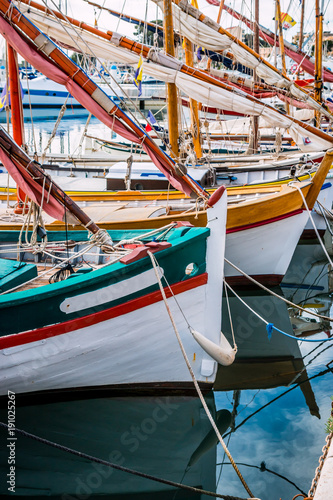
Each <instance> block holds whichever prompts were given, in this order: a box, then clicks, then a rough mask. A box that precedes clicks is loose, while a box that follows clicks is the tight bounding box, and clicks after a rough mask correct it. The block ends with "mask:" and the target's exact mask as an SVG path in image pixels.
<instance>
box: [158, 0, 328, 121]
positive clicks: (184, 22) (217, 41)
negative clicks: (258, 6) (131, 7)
mask: <svg viewBox="0 0 333 500" xmlns="http://www.w3.org/2000/svg"><path fill="white" fill-rule="evenodd" d="M153 2H155V3H156V4H157V5H158V6H159V8H160V9H162V10H163V1H162V0H153ZM180 3H181V6H182V7H183V9H185V11H183V10H182V9H181V8H179V7H178V6H177V5H175V4H174V3H173V4H172V12H173V24H174V28H175V29H176V30H178V31H179V32H180V33H181V35H183V36H185V37H186V38H188V39H189V40H190V41H191V42H192V43H194V44H197V45H200V46H202V47H205V49H209V50H214V51H217V52H218V51H223V50H230V51H231V52H232V53H233V55H234V57H235V59H236V60H237V61H238V62H239V63H241V64H243V65H244V66H247V67H248V68H251V69H255V70H256V73H257V75H258V76H259V77H260V78H262V79H263V80H264V81H265V82H266V83H267V84H269V85H275V86H276V87H278V88H283V89H287V90H288V91H289V92H290V93H291V94H292V96H293V97H295V98H296V99H298V100H300V101H304V102H305V101H306V102H307V103H308V104H309V105H310V107H311V108H312V109H316V110H320V111H321V113H323V114H324V115H326V116H327V117H328V118H329V119H332V115H331V113H330V112H328V111H326V110H324V109H323V108H322V106H321V105H320V104H319V103H318V102H317V101H316V100H315V99H313V98H312V97H311V96H310V95H309V94H308V93H307V92H305V91H304V90H303V89H301V88H299V87H298V86H297V85H295V83H294V82H292V81H291V80H289V78H287V77H286V76H283V75H282V73H281V72H280V71H279V70H278V69H276V68H272V67H271V66H270V65H269V64H268V63H267V62H266V61H265V60H263V59H262V58H258V57H256V56H255V55H254V54H252V52H251V51H250V50H249V49H248V48H247V47H243V46H241V45H239V44H238V43H236V42H235V41H234V40H233V38H232V37H231V36H230V33H228V32H227V30H224V29H223V28H221V26H219V25H218V24H217V23H216V22H215V21H213V20H212V19H210V18H208V17H207V16H205V18H206V19H205V23H204V22H202V21H200V20H199V17H200V15H202V13H201V12H200V11H199V10H198V9H195V8H194V7H192V6H191V5H190V4H189V3H187V1H184V0H182V1H181V2H180ZM219 28H220V29H222V30H223V32H224V34H221V33H219V32H218V31H217V30H218V29H219Z"/></svg>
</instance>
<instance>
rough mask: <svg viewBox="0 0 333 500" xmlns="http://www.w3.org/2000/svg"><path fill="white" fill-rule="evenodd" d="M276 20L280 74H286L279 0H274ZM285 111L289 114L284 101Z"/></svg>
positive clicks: (287, 105)
mask: <svg viewBox="0 0 333 500" xmlns="http://www.w3.org/2000/svg"><path fill="white" fill-rule="evenodd" d="M276 18H277V20H278V25H279V47H280V55H281V60H282V74H283V76H287V67H286V55H285V52H284V40H283V31H282V19H281V7H280V0H276V11H275V19H276ZM286 111H287V115H289V111H290V110H289V104H288V103H286Z"/></svg>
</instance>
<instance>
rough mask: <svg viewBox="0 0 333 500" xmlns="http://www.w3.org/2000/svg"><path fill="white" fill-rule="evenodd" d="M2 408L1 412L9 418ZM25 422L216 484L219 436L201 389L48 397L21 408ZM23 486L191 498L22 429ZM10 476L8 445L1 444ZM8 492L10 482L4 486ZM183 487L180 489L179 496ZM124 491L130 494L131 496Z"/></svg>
mask: <svg viewBox="0 0 333 500" xmlns="http://www.w3.org/2000/svg"><path fill="white" fill-rule="evenodd" d="M206 399H207V403H208V404H209V407H210V409H211V412H212V413H213V415H214V417H215V419H216V422H217V423H218V426H219V428H220V430H221V432H222V433H223V432H225V431H226V430H227V428H228V427H229V424H230V421H231V414H230V412H229V411H227V410H224V409H222V410H220V411H219V412H217V413H216V410H215V403H214V397H213V395H212V394H210V395H208V396H207V398H206ZM3 413H4V412H2V416H1V418H2V419H3V418H5V417H4V415H3ZM16 423H17V427H18V428H22V429H25V430H26V431H28V432H31V433H34V434H37V435H38V436H42V437H43V438H46V439H48V440H50V441H53V442H56V443H59V444H62V445H64V446H66V447H69V448H73V449H75V450H80V451H82V452H84V453H87V454H89V455H92V456H94V457H98V458H101V459H104V460H109V461H111V462H114V463H117V464H119V465H123V466H125V467H128V468H132V469H135V470H139V471H142V472H145V473H147V474H152V475H154V476H157V477H161V478H164V479H168V480H172V481H176V482H181V483H184V484H187V485H192V486H197V487H200V488H203V489H205V490H209V491H214V490H215V484H216V477H215V464H216V444H217V439H216V437H215V436H214V435H213V434H212V432H211V426H210V424H209V421H208V418H207V416H206V414H205V412H204V410H203V408H202V406H201V403H200V401H199V400H198V399H197V398H193V397H182V396H173V397H149V398H113V399H110V398H98V399H80V400H76V401H60V402H44V404H37V405H36V404H35V405H31V406H30V405H24V406H19V407H18V408H17V422H16ZM16 456H17V478H16V492H17V494H19V495H20V496H23V497H25V496H32V497H37V496H52V497H53V498H63V499H65V498H68V499H69V498H94V497H95V496H99V495H107V496H108V498H116V497H118V495H122V498H132V497H133V495H135V497H136V496H137V495H138V496H140V494H142V495H143V494H144V495H146V496H145V498H147V495H148V497H149V495H154V494H157V493H158V495H159V498H160V494H163V496H162V497H161V498H186V495H188V492H185V493H184V492H183V491H181V490H179V491H177V490H175V489H174V488H171V487H170V486H166V485H162V484H159V483H156V482H152V481H149V480H146V479H143V478H139V477H136V476H132V475H129V474H126V473H124V472H121V471H117V470H113V469H110V468H108V467H106V466H104V465H100V464H96V463H90V462H89V461H87V460H85V459H81V458H78V457H76V456H73V455H71V454H69V453H65V452H63V451H61V450H57V449H54V448H50V447H49V446H47V445H44V444H41V443H38V442H35V441H32V440H30V439H28V438H26V437H23V436H18V440H17V446H16ZM1 464H2V467H1V468H2V471H1V475H2V477H5V473H6V470H5V469H6V449H5V448H4V447H3V448H2V451H1ZM0 488H1V491H0V492H1V494H5V493H6V485H5V483H4V482H3V483H2V485H1V486H0ZM176 493H177V496H175V495H176ZM123 495H124V496H123Z"/></svg>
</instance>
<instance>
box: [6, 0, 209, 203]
mask: <svg viewBox="0 0 333 500" xmlns="http://www.w3.org/2000/svg"><path fill="white" fill-rule="evenodd" d="M8 12H9V13H10V23H11V25H12V27H14V26H16V27H17V28H19V29H20V30H21V31H22V32H23V33H24V34H25V35H27V36H28V37H29V39H30V40H31V41H33V42H35V40H36V38H37V37H38V36H39V35H40V34H41V31H40V30H39V29H38V28H37V27H36V26H35V25H34V24H33V23H31V21H29V19H27V18H26V17H25V16H22V13H21V12H20V11H19V9H17V8H16V7H15V6H14V5H13V4H12V3H11V2H10V1H8V0H0V14H1V15H2V17H3V18H4V19H6V17H7V16H8ZM20 36H22V37H24V35H22V34H20ZM30 40H29V42H30ZM30 43H31V42H30ZM50 43H53V42H50ZM35 49H36V50H37V47H35ZM41 54H42V55H43V57H44V58H45V59H47V60H48V61H49V62H51V63H53V64H55V65H56V66H58V67H60V68H61V69H62V71H63V72H64V73H66V75H67V76H68V77H69V78H70V79H71V80H72V81H74V82H75V83H77V84H78V85H79V86H80V87H81V88H82V89H84V91H85V92H86V93H87V94H88V95H89V96H90V97H92V94H93V93H94V92H95V91H96V90H97V89H98V86H97V85H96V84H95V83H94V82H93V81H92V80H91V79H90V78H89V77H88V76H87V74H86V73H85V72H84V71H83V70H82V69H81V68H79V67H78V66H77V65H76V64H75V63H74V62H73V61H72V60H71V59H70V58H69V57H68V56H67V55H66V54H65V53H64V52H62V51H61V50H60V49H59V48H58V47H57V46H56V45H55V44H53V47H52V51H51V52H50V53H49V54H48V55H46V54H44V53H43V52H41ZM92 99H94V98H93V97H92ZM106 100H107V101H108V104H107V106H108V105H109V104H110V103H113V101H112V100H111V99H110V98H108V97H106ZM94 101H95V103H96V105H97V106H100V108H102V109H103V110H105V109H104V107H103V106H102V105H101V104H99V103H98V102H97V101H96V100H95V99H94ZM109 114H110V116H115V117H117V118H118V119H119V120H121V121H122V122H123V123H125V124H126V126H127V128H128V130H130V131H131V132H134V133H135V135H136V136H137V137H138V138H141V139H142V141H143V142H144V143H145V144H146V146H147V148H149V149H150V151H151V152H152V153H153V155H154V156H156V157H157V158H159V159H160V160H161V161H163V165H164V167H165V168H166V169H167V170H169V172H170V174H171V175H173V176H174V178H175V179H177V178H178V179H179V180H180V179H181V180H182V181H183V182H184V183H186V184H187V185H188V186H189V188H190V189H191V190H192V192H193V193H194V194H195V195H196V196H201V197H203V198H207V197H208V195H207V193H206V191H205V190H204V189H203V188H202V187H201V186H200V185H199V184H197V183H196V182H195V181H194V180H193V179H192V178H191V177H190V176H188V175H187V174H186V173H185V174H179V173H177V172H176V165H175V164H174V162H173V161H172V160H171V159H170V157H169V156H168V155H166V154H165V153H164V152H163V151H162V150H161V149H160V148H159V147H158V146H157V144H156V143H155V142H154V141H153V140H152V139H151V138H150V137H149V135H148V134H146V133H145V131H144V130H143V129H142V128H141V127H139V126H138V125H136V124H135V123H134V122H133V121H132V120H131V119H129V117H128V116H127V115H126V114H125V113H124V112H123V111H122V110H121V109H120V108H119V107H118V106H117V105H116V104H114V106H113V108H112V109H111V110H110V111H109Z"/></svg>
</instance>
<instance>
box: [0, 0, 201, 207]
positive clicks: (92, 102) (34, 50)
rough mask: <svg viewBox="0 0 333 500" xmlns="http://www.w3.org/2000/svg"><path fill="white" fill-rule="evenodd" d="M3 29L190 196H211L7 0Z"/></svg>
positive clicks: (0, 6)
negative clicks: (142, 151) (138, 146)
mask: <svg viewBox="0 0 333 500" xmlns="http://www.w3.org/2000/svg"><path fill="white" fill-rule="evenodd" d="M0 30H1V34H2V35H3V36H4V38H5V39H6V40H7V41H8V43H10V45H11V46H12V47H13V48H14V49H15V50H16V51H17V52H18V53H19V54H20V55H21V56H22V57H23V58H24V59H25V60H26V61H28V62H29V63H30V64H32V66H34V67H35V68H36V69H37V70H38V71H40V72H41V73H43V74H44V75H46V76H47V77H48V78H50V79H51V80H53V81H55V82H57V83H60V84H62V85H64V86H65V87H66V88H67V90H68V91H69V92H70V93H71V94H72V95H73V97H75V99H77V101H79V102H80V103H81V104H82V105H83V106H84V107H85V108H86V109H87V110H88V111H89V112H90V113H92V114H93V115H94V116H95V117H96V118H98V119H99V120H100V121H101V122H103V123H104V124H105V125H107V126H108V127H110V128H111V129H113V130H114V131H115V132H116V133H119V134H120V135H122V136H123V137H125V138H126V139H128V140H130V141H132V142H134V143H136V144H142V147H143V149H144V150H145V151H146V152H147V154H148V155H149V156H150V158H151V159H152V161H153V163H154V164H155V165H156V166H157V167H158V168H159V169H160V170H161V171H162V172H163V174H164V175H165V176H166V177H167V179H168V180H169V181H170V183H171V184H172V185H173V186H174V187H175V188H176V189H178V190H180V191H183V192H184V193H185V194H187V195H188V196H204V197H205V198H207V197H208V195H207V194H206V192H205V191H204V190H203V188H202V187H201V186H199V185H198V184H197V183H196V182H195V181H194V180H193V179H192V178H191V177H190V176H189V175H187V174H186V173H183V172H182V171H181V169H180V168H178V169H177V166H176V164H175V162H174V161H173V160H172V159H171V158H170V157H169V156H168V155H167V154H166V153H164V152H163V151H162V150H161V149H160V148H159V147H158V146H157V145H156V144H155V143H154V141H153V140H152V139H151V138H150V137H149V135H148V134H147V133H146V132H145V131H144V130H143V129H142V128H141V127H140V126H138V125H137V124H135V123H134V122H133V121H132V120H131V119H130V118H129V117H128V116H127V115H126V114H125V113H124V112H123V111H122V110H121V109H120V108H119V107H118V106H117V105H116V104H115V103H114V102H113V101H112V99H110V98H109V97H108V96H107V95H106V94H105V93H104V92H103V91H102V90H101V89H100V88H99V87H98V86H97V85H96V84H95V83H94V82H93V81H92V80H91V79H90V78H89V77H88V76H87V75H86V74H85V73H84V71H83V70H81V69H80V68H79V67H78V66H77V65H76V64H75V63H74V62H73V61H72V60H71V59H69V57H68V56H67V55H66V54H65V53H63V52H62V51H61V50H60V49H59V48H58V47H57V46H56V44H55V43H54V42H52V40H50V39H49V38H47V37H46V36H45V35H44V34H43V33H41V31H40V30H39V29H38V28H37V27H36V26H34V25H33V24H32V23H31V21H29V19H27V18H26V17H24V16H23V15H22V13H21V12H20V10H19V9H17V8H16V7H15V6H14V4H13V3H12V2H9V1H8V0H2V1H1V3H0ZM22 31H23V32H24V34H23V33H22ZM27 35H28V36H29V38H28V37H27ZM176 170H177V171H176Z"/></svg>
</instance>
